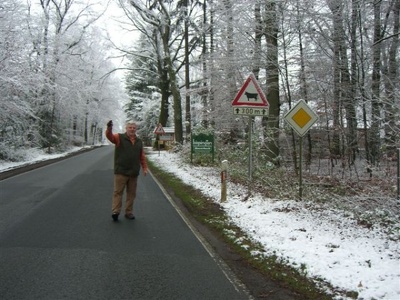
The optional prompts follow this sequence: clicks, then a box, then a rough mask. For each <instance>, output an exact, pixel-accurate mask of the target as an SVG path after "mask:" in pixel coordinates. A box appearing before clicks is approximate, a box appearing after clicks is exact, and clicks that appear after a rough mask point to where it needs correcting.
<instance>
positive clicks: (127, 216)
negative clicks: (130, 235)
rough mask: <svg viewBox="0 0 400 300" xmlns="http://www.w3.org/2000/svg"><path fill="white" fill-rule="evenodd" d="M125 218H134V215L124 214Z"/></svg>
mask: <svg viewBox="0 0 400 300" xmlns="http://www.w3.org/2000/svg"><path fill="white" fill-rule="evenodd" d="M125 218H127V219H129V220H135V216H134V215H133V214H129V215H125Z"/></svg>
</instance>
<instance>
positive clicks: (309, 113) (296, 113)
mask: <svg viewBox="0 0 400 300" xmlns="http://www.w3.org/2000/svg"><path fill="white" fill-rule="evenodd" d="M284 118H285V120H286V122H287V123H288V124H289V125H290V126H291V127H292V128H293V129H294V130H295V131H296V132H297V134H298V135H299V136H304V135H305V134H306V133H307V131H308V130H309V129H310V128H311V126H312V125H314V123H315V122H317V120H318V115H317V114H316V113H315V112H314V111H313V110H312V109H311V108H310V107H309V106H308V104H307V103H306V102H305V101H304V100H300V101H299V102H297V104H296V105H295V106H294V107H293V108H292V109H291V110H289V111H288V112H287V113H286V115H285V117H284Z"/></svg>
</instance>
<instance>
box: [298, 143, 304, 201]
mask: <svg viewBox="0 0 400 300" xmlns="http://www.w3.org/2000/svg"><path fill="white" fill-rule="evenodd" d="M299 156H300V157H299V164H300V165H299V172H300V179H299V197H300V200H302V199H303V137H302V136H301V137H300V150H299Z"/></svg>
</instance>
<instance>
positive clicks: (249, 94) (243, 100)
mask: <svg viewBox="0 0 400 300" xmlns="http://www.w3.org/2000/svg"><path fill="white" fill-rule="evenodd" d="M232 106H233V107H240V106H246V107H265V108H267V107H268V106H269V103H268V101H267V98H266V97H265V95H264V93H263V91H262V89H261V88H260V86H259V84H258V82H257V79H256V77H255V76H254V74H250V76H249V77H248V78H247V80H246V81H245V83H244V84H243V86H242V88H241V89H240V91H239V92H238V93H237V95H236V97H235V99H234V100H233V101H232Z"/></svg>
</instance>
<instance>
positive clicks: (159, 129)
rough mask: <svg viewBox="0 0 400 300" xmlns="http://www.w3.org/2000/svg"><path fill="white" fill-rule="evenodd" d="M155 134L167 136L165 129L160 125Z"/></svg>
mask: <svg viewBox="0 0 400 300" xmlns="http://www.w3.org/2000/svg"><path fill="white" fill-rule="evenodd" d="M154 133H155V134H165V131H164V128H163V127H162V125H161V124H158V126H157V127H156V129H154Z"/></svg>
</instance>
